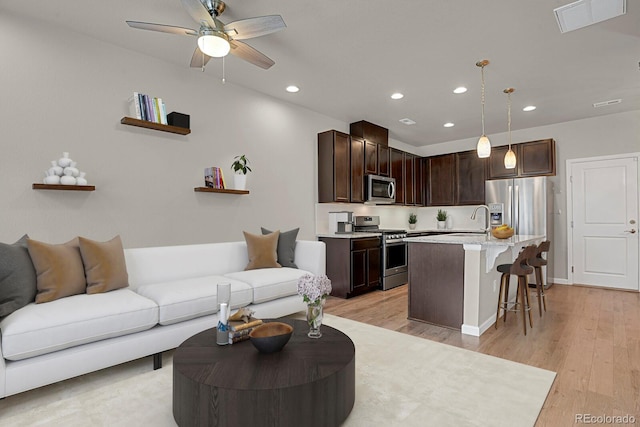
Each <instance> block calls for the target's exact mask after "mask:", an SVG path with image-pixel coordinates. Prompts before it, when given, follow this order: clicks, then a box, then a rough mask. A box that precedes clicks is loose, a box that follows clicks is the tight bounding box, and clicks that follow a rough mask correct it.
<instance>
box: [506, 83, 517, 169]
mask: <svg viewBox="0 0 640 427" xmlns="http://www.w3.org/2000/svg"><path fill="white" fill-rule="evenodd" d="M514 91H515V89H514V88H512V87H510V88H507V89H505V90H504V91H503V92H504V93H506V94H507V134H508V135H509V151H507V154H505V155H504V167H505V168H506V169H514V168H515V167H516V153H514V152H513V150H512V149H511V94H512V93H513V92H514Z"/></svg>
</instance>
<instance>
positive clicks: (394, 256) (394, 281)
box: [353, 216, 409, 291]
mask: <svg viewBox="0 0 640 427" xmlns="http://www.w3.org/2000/svg"><path fill="white" fill-rule="evenodd" d="M353 222H354V227H353V230H354V231H356V232H357V231H365V232H373V233H381V235H382V236H381V241H382V250H381V252H382V260H381V265H382V277H381V279H382V280H381V283H382V284H381V286H380V289H382V290H383V291H386V290H388V289H391V288H395V287H396V286H400V285H404V284H405V283H407V282H408V281H409V267H408V256H407V243H406V242H405V241H404V240H403V239H404V238H405V237H407V231H406V230H399V229H384V228H380V217H379V216H356V217H354V221H353Z"/></svg>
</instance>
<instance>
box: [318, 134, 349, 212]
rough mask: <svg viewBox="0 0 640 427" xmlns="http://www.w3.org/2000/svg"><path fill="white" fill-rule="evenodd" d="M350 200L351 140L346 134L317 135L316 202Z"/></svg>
mask: <svg viewBox="0 0 640 427" xmlns="http://www.w3.org/2000/svg"><path fill="white" fill-rule="evenodd" d="M350 200H351V140H350V138H349V135H347V134H346V133H342V132H338V131H336V130H329V131H325V132H321V133H319V134H318V202H320V203H330V202H349V201H350Z"/></svg>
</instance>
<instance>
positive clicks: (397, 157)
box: [390, 148, 405, 205]
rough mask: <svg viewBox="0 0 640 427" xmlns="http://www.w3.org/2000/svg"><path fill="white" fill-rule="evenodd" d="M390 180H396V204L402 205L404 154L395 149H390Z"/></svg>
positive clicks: (403, 201)
mask: <svg viewBox="0 0 640 427" xmlns="http://www.w3.org/2000/svg"><path fill="white" fill-rule="evenodd" d="M390 151H391V155H390V159H391V178H395V179H396V204H397V205H404V203H405V199H404V188H405V186H404V181H405V173H404V168H405V163H404V156H405V152H404V151H402V150H398V149H396V148H391V149H390Z"/></svg>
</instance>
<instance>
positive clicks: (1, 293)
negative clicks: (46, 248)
mask: <svg viewBox="0 0 640 427" xmlns="http://www.w3.org/2000/svg"><path fill="white" fill-rule="evenodd" d="M28 238H29V236H27V235H26V234H25V235H24V236H22V237H21V238H20V240H18V241H17V242H15V243H14V244H12V245H8V244H6V243H0V317H5V316H8V315H10V314H11V313H13V312H14V311H16V310H18V309H19V308H22V307H24V306H25V305H27V304H29V303H32V302H33V301H35V298H36V270H35V268H34V267H33V263H32V262H31V257H30V256H29V251H28V249H27V239H28Z"/></svg>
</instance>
